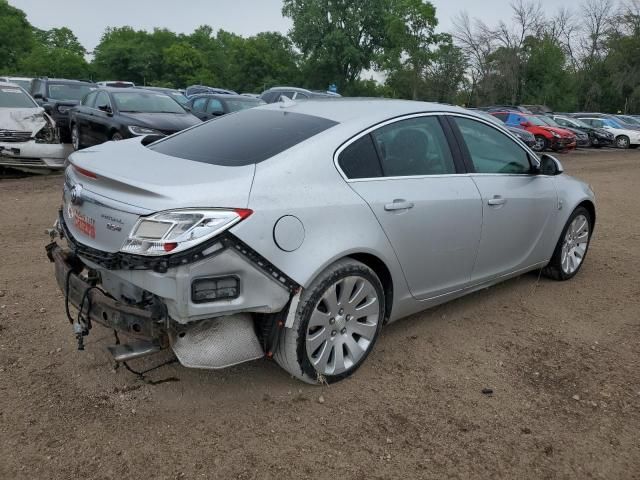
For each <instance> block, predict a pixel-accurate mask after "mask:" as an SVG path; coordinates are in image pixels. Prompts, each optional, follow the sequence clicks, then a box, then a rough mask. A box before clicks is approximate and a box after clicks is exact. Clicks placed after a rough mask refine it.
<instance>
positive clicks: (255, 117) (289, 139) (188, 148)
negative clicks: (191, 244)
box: [148, 109, 337, 167]
mask: <svg viewBox="0 0 640 480" xmlns="http://www.w3.org/2000/svg"><path fill="white" fill-rule="evenodd" d="M334 125H337V122H333V121H331V120H327V119H326V118H320V117H314V116H312V115H304V114H301V113H293V112H286V111H280V110H254V109H250V110H243V111H241V112H238V113H233V114H230V115H225V116H222V117H220V118H218V119H216V120H213V121H210V122H207V123H203V124H202V125H198V126H197V127H194V128H191V129H189V130H186V131H184V132H181V133H179V134H177V135H174V136H173V137H170V138H167V139H166V140H160V141H159V142H156V143H154V144H152V145H150V146H149V147H148V148H150V149H151V150H154V151H156V152H159V153H163V154H165V155H170V156H172V157H178V158H184V159H186V160H193V161H195V162H201V163H209V164H212V165H221V166H225V167H240V166H244V165H251V164H254V163H260V162H262V161H264V160H266V159H268V158H271V157H273V156H274V155H277V154H279V153H281V152H284V151H285V150H288V149H289V148H291V147H293V146H294V145H297V144H298V143H301V142H304V141H305V140H307V139H309V138H311V137H313V136H314V135H317V134H318V133H320V132H323V131H325V130H327V129H328V128H331V127H333V126H334Z"/></svg>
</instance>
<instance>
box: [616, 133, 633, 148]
mask: <svg viewBox="0 0 640 480" xmlns="http://www.w3.org/2000/svg"><path fill="white" fill-rule="evenodd" d="M629 145H631V141H630V140H629V137H627V136H626V135H620V136H619V137H616V147H618V148H622V149H623V150H626V149H628V148H629Z"/></svg>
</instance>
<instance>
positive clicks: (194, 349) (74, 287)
mask: <svg viewBox="0 0 640 480" xmlns="http://www.w3.org/2000/svg"><path fill="white" fill-rule="evenodd" d="M60 233H62V235H63V236H64V233H66V234H67V235H69V233H68V231H66V229H61V231H60ZM66 240H67V243H68V244H69V247H70V248H63V247H62V246H61V245H60V244H58V243H57V242H55V241H53V242H52V243H50V244H49V245H47V247H46V250H47V255H48V257H49V259H50V260H51V261H52V262H53V263H54V265H55V275H56V280H57V282H58V285H59V287H60V288H61V290H62V291H63V292H64V293H65V299H66V302H67V305H70V306H73V307H74V308H75V309H76V310H77V311H79V315H78V316H77V318H74V317H73V316H71V315H69V319H70V321H71V322H73V324H74V332H75V333H76V337H77V338H78V343H79V347H82V342H83V340H82V337H83V336H84V335H87V334H88V333H89V331H90V329H91V327H92V325H93V324H100V325H103V326H104V327H107V328H109V329H113V330H115V331H116V332H117V333H118V334H124V335H125V336H126V337H128V338H127V341H126V344H124V345H123V344H118V345H114V346H111V347H108V349H109V351H110V352H111V354H112V355H113V357H114V359H115V360H116V361H127V360H132V359H134V358H139V357H143V356H146V355H150V354H153V353H156V352H159V351H161V350H163V349H166V348H171V349H172V350H173V352H174V354H175V355H176V357H177V359H178V360H179V361H180V363H181V364H182V365H184V366H186V367H191V368H207V369H219V368H225V367H229V366H232V365H236V364H239V363H243V362H246V361H250V360H255V359H258V358H261V357H263V356H265V351H266V352H268V351H270V347H271V345H270V342H272V341H273V339H274V338H276V335H275V332H276V329H278V328H281V326H282V325H281V322H277V321H276V320H275V318H276V317H277V315H270V314H269V312H268V311H267V309H268V310H270V311H271V312H279V311H280V310H282V309H284V308H285V307H286V305H287V303H288V302H289V299H290V297H291V292H290V290H288V289H287V288H286V287H285V286H284V285H281V284H279V283H278V282H276V281H274V280H273V279H272V278H269V276H268V275H267V274H266V272H264V271H261V270H260V268H257V267H256V266H253V265H252V263H251V261H250V260H248V259H246V257H245V256H244V255H243V254H242V252H240V251H239V250H238V249H237V248H233V247H225V248H223V249H222V251H220V252H219V253H218V254H217V255H214V256H212V257H211V258H205V259H202V257H200V260H199V261H197V262H194V263H192V264H191V263H189V264H186V265H185V264H183V265H180V266H179V267H174V268H168V269H167V270H165V271H164V272H159V271H157V269H156V270H155V271H154V270H152V269H145V267H144V266H140V265H138V266H137V267H132V268H134V271H130V272H128V271H127V270H122V269H121V268H122V266H121V265H118V267H120V268H118V267H116V270H112V269H109V268H105V267H103V266H100V265H99V264H97V263H94V261H95V259H91V260H89V259H86V258H84V257H83V256H82V253H81V251H79V250H78V248H77V247H78V245H79V244H77V243H75V241H74V239H73V238H71V237H70V236H67V238H66ZM92 260H93V261H92ZM180 263H183V262H180ZM190 269H192V270H193V272H192V273H196V272H197V273H196V274H195V275H192V274H190V273H189V270H190ZM207 272H208V273H209V274H210V275H212V276H214V277H215V276H217V275H219V274H220V273H225V274H229V273H232V274H233V275H235V276H237V278H238V279H240V282H241V283H240V289H241V293H240V295H239V297H238V298H236V299H233V300H225V301H218V302H213V303H212V304H211V309H210V311H211V312H212V314H210V315H203V314H204V310H198V311H197V315H196V316H194V317H191V318H184V317H182V318H178V317H176V318H173V317H172V312H173V314H174V315H175V314H177V313H178V311H181V310H184V307H182V308H181V307H180V306H176V305H175V303H176V300H178V299H180V298H184V295H183V292H181V290H183V289H185V290H190V288H184V287H186V286H187V285H185V284H183V285H182V288H180V287H179V285H180V284H182V282H183V281H184V280H187V279H188V280H189V281H190V282H193V281H196V280H198V279H199V278H202V276H203V275H204V274H205V273H207ZM130 274H134V275H130ZM140 275H143V276H144V277H146V283H147V286H148V289H145V290H144V292H143V295H142V296H141V297H139V298H137V300H135V301H125V299H127V298H130V297H132V296H134V295H131V293H134V292H133V290H136V289H139V288H140V287H139V286H137V285H135V284H133V283H130V282H129V281H127V280H125V278H128V279H129V280H131V279H133V278H140ZM116 283H117V284H118V285H115V284H116ZM136 283H139V282H136ZM258 285H260V286H261V287H262V288H259V289H257V288H256V287H257V286H258ZM171 286H172V287H173V289H175V290H174V291H173V293H168V297H171V298H164V297H161V296H159V295H158V294H157V292H161V291H163V290H164V291H167V290H170V289H171V288H170V287H171ZM246 286H250V287H251V290H255V292H253V293H252V292H247V291H242V289H243V288H244V289H245V290H246ZM150 290H155V291H156V293H152V292H151V291H150ZM123 291H126V292H128V293H129V295H128V296H122V295H121V296H120V297H119V296H118V292H123ZM264 292H271V294H272V295H273V294H274V293H276V294H275V295H273V296H272V299H271V304H270V305H265V304H264V303H262V300H264V298H262V295H263V294H264ZM189 293H192V292H189ZM190 296H191V295H188V297H190ZM188 297H187V298H188ZM256 299H258V300H260V302H258V303H256V302H255V300H256ZM186 302H187V303H190V302H189V301H186ZM238 302H240V303H238ZM260 303H262V306H260ZM197 306H198V307H200V308H202V307H203V304H201V303H199V304H197ZM176 307H178V308H176ZM186 311H189V309H188V308H187V309H186ZM190 313H192V314H194V313H196V312H190ZM203 317H204V318H203ZM256 318H261V319H264V320H265V321H264V322H262V323H259V322H256ZM258 332H260V338H259V336H258Z"/></svg>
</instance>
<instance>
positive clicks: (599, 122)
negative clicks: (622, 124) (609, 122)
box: [589, 119, 605, 128]
mask: <svg viewBox="0 0 640 480" xmlns="http://www.w3.org/2000/svg"><path fill="white" fill-rule="evenodd" d="M589 123H590V124H591V125H593V126H594V127H597V128H602V127H604V125H605V123H604V122H603V121H602V120H595V119H594V120H589Z"/></svg>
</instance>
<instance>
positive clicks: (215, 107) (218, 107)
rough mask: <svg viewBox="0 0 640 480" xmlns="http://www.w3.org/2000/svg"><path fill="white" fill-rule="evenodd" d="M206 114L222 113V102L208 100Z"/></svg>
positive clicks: (213, 99)
mask: <svg viewBox="0 0 640 480" xmlns="http://www.w3.org/2000/svg"><path fill="white" fill-rule="evenodd" d="M207 113H212V114H214V115H215V114H221V113H224V108H222V102H221V101H220V100H218V99H216V98H210V99H209V104H208V105H207Z"/></svg>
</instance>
